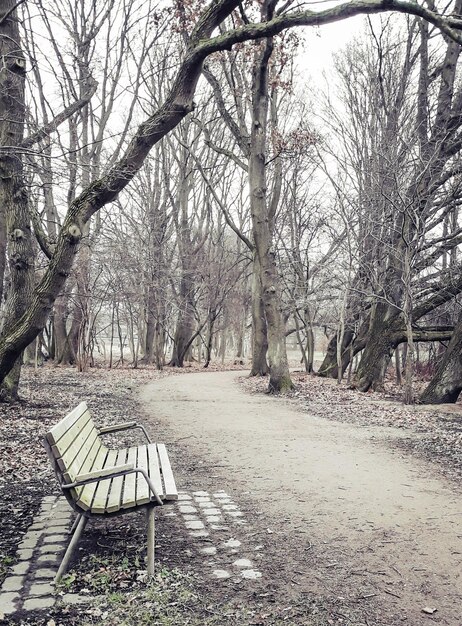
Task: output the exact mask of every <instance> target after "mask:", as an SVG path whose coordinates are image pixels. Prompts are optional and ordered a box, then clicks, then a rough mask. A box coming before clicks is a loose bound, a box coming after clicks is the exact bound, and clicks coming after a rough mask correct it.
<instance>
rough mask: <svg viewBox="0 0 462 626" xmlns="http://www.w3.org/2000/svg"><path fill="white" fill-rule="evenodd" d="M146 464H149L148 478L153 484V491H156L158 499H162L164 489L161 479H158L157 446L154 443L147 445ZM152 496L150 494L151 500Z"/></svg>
mask: <svg viewBox="0 0 462 626" xmlns="http://www.w3.org/2000/svg"><path fill="white" fill-rule="evenodd" d="M148 463H149V478H150V479H151V480H152V482H153V484H154V489H155V490H156V491H157V493H158V495H159V498H163V497H164V487H163V485H162V479H161V477H160V469H159V457H158V456H157V445H156V444H155V443H150V444H148ZM153 498H154V496H153V495H152V494H151V500H152V499H153Z"/></svg>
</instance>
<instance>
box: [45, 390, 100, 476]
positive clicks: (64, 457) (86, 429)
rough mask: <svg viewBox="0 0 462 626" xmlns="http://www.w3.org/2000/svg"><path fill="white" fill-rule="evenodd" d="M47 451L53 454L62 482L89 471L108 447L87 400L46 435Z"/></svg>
mask: <svg viewBox="0 0 462 626" xmlns="http://www.w3.org/2000/svg"><path fill="white" fill-rule="evenodd" d="M45 439H46V443H47V444H48V445H47V446H46V447H47V450H48V453H49V454H50V456H51V457H52V459H53V461H54V465H55V469H56V472H57V474H58V478H60V476H59V475H61V482H62V480H63V479H64V481H65V482H67V483H68V482H73V481H74V480H75V477H76V476H77V475H78V474H82V473H84V472H86V471H88V470H89V469H90V468H91V467H92V465H93V462H94V459H95V458H96V455H97V454H98V453H99V452H100V449H101V448H102V447H105V446H104V444H103V442H102V441H101V438H100V436H99V434H98V430H97V429H96V426H95V424H94V422H93V420H92V418H91V415H90V411H89V410H88V407H87V405H86V403H85V402H81V403H80V404H79V406H78V407H76V408H75V409H74V410H73V411H71V412H70V413H69V414H68V415H66V417H65V418H63V419H62V420H61V421H60V422H58V423H57V424H56V426H54V427H53V428H52V429H51V430H50V431H49V432H48V433H47V434H46V435H45Z"/></svg>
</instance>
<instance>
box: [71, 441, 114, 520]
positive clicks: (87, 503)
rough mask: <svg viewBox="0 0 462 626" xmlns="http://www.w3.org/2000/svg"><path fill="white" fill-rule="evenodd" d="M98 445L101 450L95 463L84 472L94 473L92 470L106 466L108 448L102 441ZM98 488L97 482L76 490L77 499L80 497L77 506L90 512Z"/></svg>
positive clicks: (94, 459)
mask: <svg viewBox="0 0 462 626" xmlns="http://www.w3.org/2000/svg"><path fill="white" fill-rule="evenodd" d="M98 443H99V449H98V452H97V453H96V454H95V455H94V458H93V463H92V464H91V467H88V468H87V467H83V468H82V470H85V471H87V470H88V471H92V470H95V469H99V468H100V467H103V466H104V463H105V461H106V457H107V455H108V449H107V448H106V446H103V445H102V444H101V441H100V440H98ZM97 487H98V483H96V482H95V483H89V484H88V485H85V486H84V487H79V488H78V489H76V492H77V497H78V500H77V502H76V504H77V505H78V506H81V507H82V509H84V510H85V511H88V510H90V509H91V508H92V502H93V498H94V496H95V492H96V489H97Z"/></svg>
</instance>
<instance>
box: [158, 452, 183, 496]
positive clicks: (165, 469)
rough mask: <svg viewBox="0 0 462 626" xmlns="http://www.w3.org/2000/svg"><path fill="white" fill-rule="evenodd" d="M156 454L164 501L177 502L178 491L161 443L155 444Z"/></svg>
mask: <svg viewBox="0 0 462 626" xmlns="http://www.w3.org/2000/svg"><path fill="white" fill-rule="evenodd" d="M157 452H158V453H159V459H160V467H161V471H162V478H163V481H164V485H165V491H164V493H165V499H166V500H178V491H177V488H176V484H175V479H174V478H173V472H172V468H171V465H170V460H169V458H168V454H167V449H166V447H165V445H164V444H163V443H158V444H157Z"/></svg>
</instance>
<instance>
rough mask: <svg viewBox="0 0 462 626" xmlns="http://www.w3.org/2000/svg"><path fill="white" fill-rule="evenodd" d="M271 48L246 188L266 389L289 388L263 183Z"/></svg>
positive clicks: (261, 57) (257, 76)
mask: <svg viewBox="0 0 462 626" xmlns="http://www.w3.org/2000/svg"><path fill="white" fill-rule="evenodd" d="M272 50H273V42H272V39H267V40H266V42H265V45H264V47H263V50H262V51H260V52H256V56H255V62H254V70H253V80H254V83H253V84H254V87H253V93H252V132H251V137H250V158H249V191H250V194H249V195H250V210H251V214H252V228H253V236H254V241H255V250H256V254H257V257H258V262H259V265H260V280H261V287H262V299H263V306H264V312H265V319H266V326H267V334H268V363H269V370H270V380H269V385H268V392H269V393H279V392H284V391H287V390H289V389H292V387H293V383H292V380H291V378H290V373H289V364H288V360H287V350H286V335H285V322H284V317H283V315H282V310H281V295H280V287H279V276H278V272H277V268H276V253H275V251H274V250H273V248H272V219H271V215H270V210H269V206H268V197H267V184H266V143H267V118H268V75H269V67H268V62H269V59H270V57H271V53H272Z"/></svg>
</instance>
